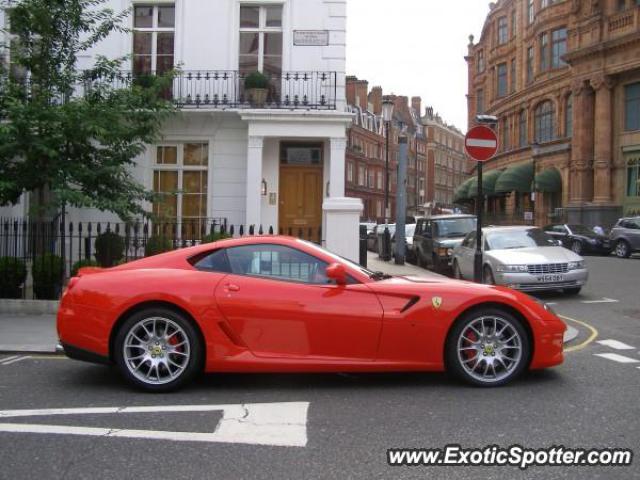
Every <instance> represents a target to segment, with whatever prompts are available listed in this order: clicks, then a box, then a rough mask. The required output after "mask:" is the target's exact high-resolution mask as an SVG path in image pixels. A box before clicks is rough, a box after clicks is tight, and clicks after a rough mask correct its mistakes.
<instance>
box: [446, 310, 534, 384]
mask: <svg viewBox="0 0 640 480" xmlns="http://www.w3.org/2000/svg"><path fill="white" fill-rule="evenodd" d="M522 348H523V345H522V338H521V337H520V334H519V333H518V331H517V330H516V328H515V327H514V325H513V324H512V323H511V322H510V321H508V320H506V319H505V318H502V317H499V316H495V315H491V316H483V317H479V318H476V319H474V320H472V321H471V322H469V323H468V324H467V325H466V326H465V328H464V329H463V330H462V333H461V334H460V336H459V337H458V342H457V352H458V360H459V361H460V365H462V368H463V369H464V370H465V372H466V373H467V375H469V376H470V377H472V378H473V379H475V380H477V381H479V382H482V383H495V382H499V381H501V380H503V379H505V378H506V377H508V376H510V375H511V374H512V372H514V371H515V370H516V369H517V367H518V365H519V364H520V362H521V361H522Z"/></svg>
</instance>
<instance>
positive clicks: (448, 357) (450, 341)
mask: <svg viewBox="0 0 640 480" xmlns="http://www.w3.org/2000/svg"><path fill="white" fill-rule="evenodd" d="M485 316H486V317H494V316H495V317H498V318H500V319H501V320H503V321H505V322H508V323H509V324H510V325H511V326H512V328H513V329H514V330H515V331H516V332H517V333H518V335H519V336H520V339H521V349H522V350H521V351H522V353H521V356H520V359H519V361H518V362H517V363H516V364H514V366H513V368H512V369H511V370H510V372H509V373H508V374H507V375H506V376H505V377H504V378H501V379H500V380H495V381H480V380H478V379H477V378H474V377H473V376H471V375H470V374H469V372H467V370H466V369H465V367H464V366H463V364H462V361H461V360H460V358H459V356H458V350H457V343H458V339H459V337H460V335H461V334H462V332H463V331H464V330H465V329H466V328H467V326H468V325H469V324H471V323H473V322H475V321H476V320H477V319H479V318H481V317H485ZM530 359H531V340H530V337H529V333H528V332H527V329H526V328H525V327H524V326H523V325H522V322H521V321H520V320H519V319H518V318H516V317H514V316H513V315H512V314H511V313H509V312H507V311H505V310H502V309H500V308H495V307H479V308H475V309H473V310H471V311H469V312H467V313H465V314H464V315H463V316H462V317H460V318H459V319H458V321H457V322H456V323H455V324H454V326H453V328H452V329H451V331H450V332H449V335H448V337H447V343H446V345H445V366H446V369H447V372H448V373H449V374H451V375H453V376H454V377H456V378H458V379H459V380H462V381H463V382H466V383H468V384H470V385H473V386H476V387H485V388H487V387H499V386H502V385H505V384H507V383H510V382H512V381H514V380H515V379H517V378H518V377H519V376H520V375H522V373H523V372H524V371H525V370H526V369H527V368H528V366H529V361H530Z"/></svg>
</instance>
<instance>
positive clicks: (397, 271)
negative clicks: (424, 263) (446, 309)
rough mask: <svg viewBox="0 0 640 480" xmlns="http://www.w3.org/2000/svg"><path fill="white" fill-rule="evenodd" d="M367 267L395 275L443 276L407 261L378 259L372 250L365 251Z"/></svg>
mask: <svg viewBox="0 0 640 480" xmlns="http://www.w3.org/2000/svg"><path fill="white" fill-rule="evenodd" d="M367 269H369V270H372V271H374V272H383V273H387V274H389V275H397V276H408V275H413V276H418V277H430V278H444V276H443V275H440V274H438V273H433V272H432V271H430V270H426V269H424V268H420V267H418V266H416V265H412V264H410V263H408V262H405V264H404V265H396V264H395V261H394V260H391V261H390V262H383V261H382V260H380V257H378V254H377V253H373V252H367Z"/></svg>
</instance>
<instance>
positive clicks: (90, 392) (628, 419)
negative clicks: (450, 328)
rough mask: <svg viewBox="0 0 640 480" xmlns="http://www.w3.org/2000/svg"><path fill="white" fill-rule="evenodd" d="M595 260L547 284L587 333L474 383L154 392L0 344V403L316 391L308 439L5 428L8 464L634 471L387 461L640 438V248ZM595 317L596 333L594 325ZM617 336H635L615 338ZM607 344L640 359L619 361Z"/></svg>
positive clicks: (201, 418) (2, 466)
mask: <svg viewBox="0 0 640 480" xmlns="http://www.w3.org/2000/svg"><path fill="white" fill-rule="evenodd" d="M587 261H588V265H589V268H590V271H591V279H590V282H589V284H588V286H587V288H585V290H584V292H583V294H582V295H580V296H578V297H573V298H565V297H562V296H556V295H547V296H545V297H544V299H545V300H546V301H547V302H551V303H555V304H556V305H555V306H554V308H555V309H556V310H557V312H558V313H559V314H561V315H565V316H567V317H570V318H572V319H575V320H579V321H580V322H582V323H577V322H575V323H574V324H575V326H577V327H578V328H579V329H580V332H581V334H580V336H579V337H578V338H577V339H576V340H575V341H574V342H572V344H571V345H570V346H569V349H570V350H571V351H569V352H568V353H567V356H566V362H565V364H564V365H562V366H560V367H558V368H555V369H552V370H547V371H542V372H535V373H530V374H528V375H526V376H525V377H524V378H523V379H521V380H520V381H518V382H516V383H514V384H513V385H511V386H508V387H504V388H499V389H488V390H484V389H475V388H469V387H466V386H464V385H460V384H458V383H456V382H455V381H452V380H450V379H449V378H448V377H447V376H445V375H440V374H385V375H209V376H205V377H203V378H201V379H199V380H198V381H197V382H196V383H195V385H193V386H192V387H190V388H188V389H186V390H184V391H182V392H179V393H175V394H171V395H161V396H160V395H150V394H142V393H139V392H136V391H133V390H131V389H129V388H128V387H126V386H125V385H124V384H123V383H122V381H121V380H120V378H119V376H118V375H117V373H116V372H115V371H113V370H110V369H108V368H105V367H100V366H93V365H88V364H82V363H76V362H73V361H70V360H65V359H59V358H58V359H56V358H51V357H32V358H24V357H17V358H14V359H10V360H7V358H9V356H7V355H0V410H2V411H6V410H9V409H52V408H89V407H130V406H166V405H211V404H214V405H235V404H255V403H274V402H305V403H308V416H307V422H306V435H307V438H308V441H307V444H306V446H304V447H282V446H259V445H250V444H238V443H228V442H227V443H224V442H223V443H212V442H184V441H173V440H150V439H134V438H119V437H117V438H114V437H109V438H105V436H104V435H102V436H85V435H67V434H55V435H54V434H43V433H1V432H0V478H1V479H23V478H46V479H57V478H73V479H76V478H91V479H92V480H97V479H102V478H110V479H111V478H139V479H147V478H149V479H154V480H158V479H164V478H180V479H188V478H224V479H236V478H238V479H240V478H242V479H245V478H265V479H266V478H269V479H271V478H282V479H288V478H296V479H301V478H304V479H307V478H367V479H369V478H431V479H434V478H435V479H437V478H447V479H452V478H469V479H471V478H473V479H478V478H483V479H484V478H496V479H498V478H500V479H502V478H513V479H518V478H581V479H584V478H606V479H617V478H621V479H628V478H640V465H639V462H640V459H638V458H635V459H634V464H633V465H632V466H630V467H609V468H601V467H531V468H530V469H529V470H527V471H525V472H522V471H520V470H518V469H517V468H515V467H389V466H388V465H387V461H386V452H387V449H388V448H394V447H407V448H431V447H435V448H438V447H444V446H445V445H447V444H454V443H459V444H461V445H462V446H464V447H484V446H487V445H492V444H496V445H499V446H501V447H508V446H510V445H512V444H521V445H523V446H526V447H533V448H539V447H550V446H553V445H564V446H566V447H586V448H592V447H597V448H604V447H623V448H632V449H638V446H639V445H640V420H639V419H638V414H639V413H640V402H639V401H638V393H640V388H639V386H640V369H638V368H637V367H638V366H640V295H639V292H640V288H639V285H638V284H639V283H640V259H629V260H618V259H615V258H598V257H590V258H588V260H587ZM584 302H597V303H584ZM568 321H571V320H568ZM583 323H586V324H588V325H590V326H591V328H588V327H586V326H585V325H583ZM594 329H595V331H597V333H598V336H597V338H595V339H592V337H593V336H594ZM590 337H591V339H592V341H589V340H590ZM606 340H615V341H616V342H606V343H605V344H600V343H597V342H599V341H606ZM623 344H624V345H626V346H628V347H631V348H629V349H624V350H620V348H621V345H623ZM614 347H615V348H614ZM624 348H626V347H624ZM602 354H604V355H606V356H605V357H603V356H598V355H602ZM610 354H614V355H618V356H619V357H621V358H627V359H630V360H636V361H638V363H621V360H620V358H618V357H616V356H613V357H612V356H611V355H610ZM40 413H42V412H40ZM221 418H222V413H221V412H220V411H217V410H214V411H211V412H174V413H166V412H165V413H153V412H148V413H116V412H112V413H105V414H96V413H93V414H74V415H50V414H46V415H40V416H34V417H18V418H2V412H0V422H11V423H19V424H46V425H58V426H60V425H62V426H67V427H68V426H82V427H94V428H105V429H138V430H160V431H169V432H171V431H178V432H196V433H198V432H199V433H206V432H212V431H214V430H215V429H216V428H219V427H218V425H219V424H220V423H222V421H221ZM196 433H194V435H195V434H196ZM637 454H638V452H636V455H637Z"/></svg>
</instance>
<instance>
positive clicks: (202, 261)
mask: <svg viewBox="0 0 640 480" xmlns="http://www.w3.org/2000/svg"><path fill="white" fill-rule="evenodd" d="M192 264H193V266H194V267H195V268H196V269H198V270H204V271H207V272H222V273H231V268H230V267H229V259H228V258H227V254H226V251H225V249H220V250H216V251H214V252H210V253H205V254H203V255H199V256H198V257H196V258H195V259H194V261H193V262H192Z"/></svg>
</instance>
